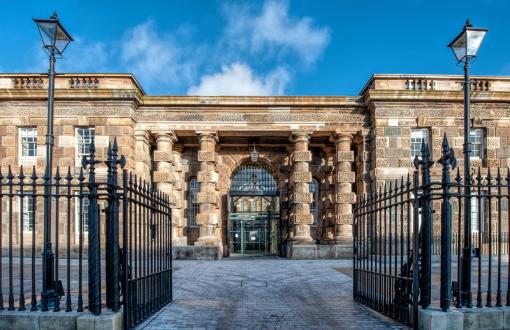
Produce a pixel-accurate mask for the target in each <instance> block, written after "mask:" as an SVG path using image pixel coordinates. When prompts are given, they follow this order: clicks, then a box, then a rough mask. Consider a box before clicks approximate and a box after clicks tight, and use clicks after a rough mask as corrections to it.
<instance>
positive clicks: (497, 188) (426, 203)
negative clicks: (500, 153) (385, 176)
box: [353, 136, 510, 327]
mask: <svg viewBox="0 0 510 330" xmlns="http://www.w3.org/2000/svg"><path fill="white" fill-rule="evenodd" d="M433 164H436V165H440V166H441V176H440V177H439V175H437V176H435V177H432V176H431V173H430V168H431V167H432V165H433ZM414 165H415V167H416V171H415V172H414V175H413V178H412V180H410V178H409V176H408V177H407V180H405V179H401V180H400V181H398V182H397V181H395V182H388V183H386V185H385V186H384V187H383V188H380V189H378V190H377V191H374V192H372V193H370V194H368V195H364V196H359V199H358V202H357V204H356V206H355V208H354V226H353V234H354V257H353V260H354V264H353V269H354V272H353V283H354V298H355V299H356V300H357V301H359V302H361V303H363V304H365V305H367V306H369V307H371V308H373V309H376V310H378V311H380V312H382V313H384V314H386V315H388V316H390V317H392V318H395V319H397V320H400V321H401V322H404V323H406V324H408V325H411V326H413V327H417V325H418V322H417V318H418V304H419V305H420V306H421V307H422V308H428V307H429V306H437V307H439V308H440V309H441V310H442V311H445V312H446V311H448V310H449V309H450V307H451V306H452V304H453V303H454V304H455V307H457V308H473V307H474V305H475V301H474V296H476V307H483V306H485V307H501V306H502V305H503V303H504V302H503V300H504V298H503V292H504V291H505V289H506V304H507V306H510V277H509V276H508V274H509V272H510V262H509V263H507V265H506V266H504V265H503V256H504V255H505V254H506V256H505V257H508V256H510V250H509V249H510V246H509V245H508V244H506V245H504V243H505V242H506V240H507V235H506V234H505V232H503V225H505V226H506V227H507V228H508V230H509V231H510V207H509V206H510V169H508V168H507V169H506V177H504V173H505V172H503V175H502V174H501V173H502V171H501V170H500V169H499V168H498V169H497V171H496V172H497V173H496V175H495V176H493V175H492V174H491V168H486V169H480V168H478V170H477V173H475V174H471V176H470V177H468V178H462V177H461V176H460V171H459V169H458V168H457V171H456V172H455V171H452V170H453V169H454V168H455V167H456V160H455V157H454V153H453V149H451V148H450V147H449V145H448V139H447V138H446V136H445V137H444V139H443V143H442V157H441V159H439V160H438V161H437V162H434V161H432V160H431V159H430V152H429V148H428V145H427V144H426V143H425V142H424V143H423V145H422V149H421V157H416V158H415V160H414ZM431 177H432V178H433V179H431ZM452 177H453V178H454V180H451V178H452ZM433 204H435V205H436V207H435V208H434V210H433V208H432V205H433ZM484 205H485V206H484ZM466 206H469V207H466ZM434 231H436V233H434ZM433 237H438V240H439V241H440V243H441V244H440V249H439V250H440V260H435V262H434V263H433V262H432V261H433V260H432V256H433V254H434V250H433V249H432V247H433V239H432V238H433ZM452 238H453V239H454V240H455V242H454V243H455V245H453V246H452ZM436 250H437V247H436ZM452 254H456V258H452ZM473 259H477V260H476V262H474V260H473ZM438 261H440V262H438ZM493 262H494V264H493ZM433 267H434V273H435V274H440V276H438V277H435V278H433V277H432V269H433ZM452 270H453V272H454V274H453V276H452ZM493 275H495V276H493ZM505 277H506V281H505V280H503V279H504V278H505ZM472 278H476V283H475V282H474V281H473V280H472ZM505 282H506V283H505ZM438 284H439V285H438ZM505 285H506V287H505ZM494 287H495V290H494ZM494 291H495V292H494ZM494 293H495V294H496V295H495V298H496V299H495V301H494V299H493V295H494ZM484 300H485V305H484ZM494 303H495V304H494Z"/></svg>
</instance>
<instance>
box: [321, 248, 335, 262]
mask: <svg viewBox="0 0 510 330" xmlns="http://www.w3.org/2000/svg"><path fill="white" fill-rule="evenodd" d="M317 258H318V259H334V258H335V246H334V245H317Z"/></svg>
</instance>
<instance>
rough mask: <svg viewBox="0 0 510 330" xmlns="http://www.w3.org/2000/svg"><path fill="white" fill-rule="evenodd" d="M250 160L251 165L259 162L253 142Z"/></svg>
mask: <svg viewBox="0 0 510 330" xmlns="http://www.w3.org/2000/svg"><path fill="white" fill-rule="evenodd" d="M250 158H251V161H252V163H256V162H257V161H258V160H259V152H258V151H257V149H256V148H255V142H253V150H252V151H251V152H250Z"/></svg>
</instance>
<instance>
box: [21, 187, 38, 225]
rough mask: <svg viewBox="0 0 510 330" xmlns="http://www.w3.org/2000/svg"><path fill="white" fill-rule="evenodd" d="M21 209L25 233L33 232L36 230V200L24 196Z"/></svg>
mask: <svg viewBox="0 0 510 330" xmlns="http://www.w3.org/2000/svg"><path fill="white" fill-rule="evenodd" d="M20 203H22V204H23V207H21V213H20V221H23V232H32V230H33V228H34V218H35V213H34V198H33V197H32V196H24V197H23V199H22V200H21V199H20Z"/></svg>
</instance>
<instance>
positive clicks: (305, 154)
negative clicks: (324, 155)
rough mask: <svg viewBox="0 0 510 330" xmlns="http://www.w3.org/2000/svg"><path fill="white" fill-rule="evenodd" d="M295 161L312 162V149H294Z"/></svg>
mask: <svg viewBox="0 0 510 330" xmlns="http://www.w3.org/2000/svg"><path fill="white" fill-rule="evenodd" d="M292 156H293V158H294V161H295V162H311V161H312V153H311V152H310V151H294V153H293V154H292Z"/></svg>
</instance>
